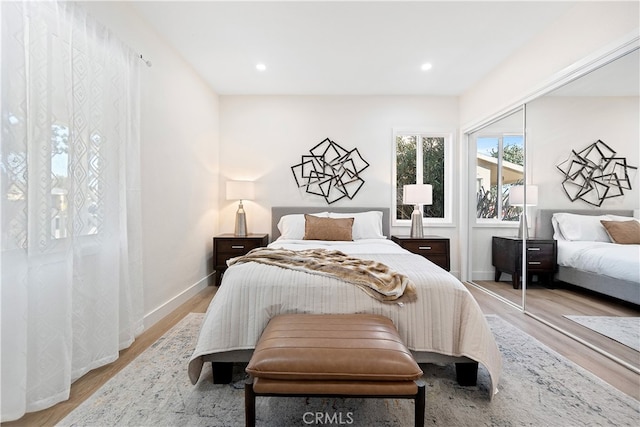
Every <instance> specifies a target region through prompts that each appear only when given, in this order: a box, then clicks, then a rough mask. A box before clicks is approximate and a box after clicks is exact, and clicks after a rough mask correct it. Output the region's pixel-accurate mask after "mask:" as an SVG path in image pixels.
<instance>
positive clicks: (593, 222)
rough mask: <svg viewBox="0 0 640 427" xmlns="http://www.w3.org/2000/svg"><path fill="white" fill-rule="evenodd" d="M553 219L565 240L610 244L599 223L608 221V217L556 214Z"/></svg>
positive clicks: (605, 232) (605, 231)
mask: <svg viewBox="0 0 640 427" xmlns="http://www.w3.org/2000/svg"><path fill="white" fill-rule="evenodd" d="M553 218H555V220H556V221H557V222H558V228H559V230H560V232H561V233H562V236H563V237H564V238H565V239H566V240H572V241H585V242H611V239H609V235H608V234H607V230H605V228H604V227H603V226H602V224H601V223H600V221H601V220H605V221H607V220H610V219H611V218H610V217H609V216H608V215H578V214H570V213H556V214H553ZM552 222H553V221H552Z"/></svg>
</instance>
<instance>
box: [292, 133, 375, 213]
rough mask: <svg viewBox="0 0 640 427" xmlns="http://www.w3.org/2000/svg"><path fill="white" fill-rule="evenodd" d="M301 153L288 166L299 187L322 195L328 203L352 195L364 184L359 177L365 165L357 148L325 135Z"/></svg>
mask: <svg viewBox="0 0 640 427" xmlns="http://www.w3.org/2000/svg"><path fill="white" fill-rule="evenodd" d="M309 153H310V154H305V155H303V156H302V159H301V161H300V163H298V164H297V165H293V166H291V172H293V177H294V178H295V180H296V185H297V186H298V187H299V188H302V187H304V188H305V191H306V192H307V193H309V194H315V195H317V196H321V197H323V198H324V199H325V201H326V202H327V203H328V204H331V203H333V202H337V201H338V200H340V199H342V198H344V197H348V198H349V199H353V197H354V196H355V195H356V193H357V192H358V191H359V190H360V188H362V186H363V185H364V180H363V179H362V178H361V177H360V174H361V173H362V171H363V170H365V169H366V168H368V167H369V163H367V162H366V161H365V160H364V159H363V158H362V156H361V155H360V152H359V151H358V149H357V148H354V149H353V150H346V149H344V148H342V147H341V146H340V145H338V144H337V143H335V142H333V141H331V140H330V139H329V138H325V139H324V140H323V141H322V142H320V143H319V144H317V145H316V146H315V147H313V148H312V149H311V150H309Z"/></svg>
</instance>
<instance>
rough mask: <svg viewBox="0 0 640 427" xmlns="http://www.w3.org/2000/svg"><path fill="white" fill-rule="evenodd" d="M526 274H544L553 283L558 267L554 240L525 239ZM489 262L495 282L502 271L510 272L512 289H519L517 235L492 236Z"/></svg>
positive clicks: (498, 279)
mask: <svg viewBox="0 0 640 427" xmlns="http://www.w3.org/2000/svg"><path fill="white" fill-rule="evenodd" d="M526 246H527V274H528V275H531V274H537V275H546V276H547V278H548V281H549V283H553V275H554V273H555V272H556V270H557V269H558V264H557V262H556V260H557V254H558V246H557V242H556V241H555V240H546V239H527V245H526ZM491 263H492V264H493V266H494V267H495V269H496V277H495V279H496V282H498V281H500V276H501V275H502V273H507V274H511V284H512V285H513V288H514V289H520V287H521V286H522V282H521V279H520V277H521V276H522V239H521V238H518V237H497V236H493V240H492V242H491Z"/></svg>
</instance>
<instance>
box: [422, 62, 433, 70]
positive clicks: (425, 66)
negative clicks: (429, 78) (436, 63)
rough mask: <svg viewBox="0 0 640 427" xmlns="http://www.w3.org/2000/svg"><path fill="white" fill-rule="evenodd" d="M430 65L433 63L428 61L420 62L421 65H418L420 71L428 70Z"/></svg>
mask: <svg viewBox="0 0 640 427" xmlns="http://www.w3.org/2000/svg"><path fill="white" fill-rule="evenodd" d="M431 67H433V65H431V64H430V63H428V62H425V63H424V64H422V65H421V66H420V69H421V70H422V71H428V70H430V69H431Z"/></svg>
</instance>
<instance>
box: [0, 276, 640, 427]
mask: <svg viewBox="0 0 640 427" xmlns="http://www.w3.org/2000/svg"><path fill="white" fill-rule="evenodd" d="M466 286H467V288H468V289H469V290H470V291H471V293H472V294H473V296H474V297H475V298H476V300H477V301H478V304H479V305H480V307H481V308H482V310H483V312H484V313H485V314H497V315H499V316H501V317H502V318H503V319H505V320H507V321H508V322H510V323H511V324H513V325H514V326H516V327H518V328H519V329H521V330H523V331H525V332H526V333H528V334H529V335H531V336H533V337H535V338H536V339H538V340H539V341H541V342H543V343H545V344H546V345H548V346H549V347H551V348H552V349H554V350H555V351H557V352H558V353H560V354H563V355H564V356H565V357H567V358H568V359H570V360H573V361H574V362H575V363H577V364H579V365H581V366H582V367H584V368H586V369H588V370H589V371H591V372H593V373H594V374H595V375H597V376H599V377H600V378H602V379H603V380H604V381H607V382H608V383H609V384H612V385H613V386H615V387H617V388H618V389H620V390H622V391H623V392H625V393H627V394H629V395H630V396H633V397H634V398H636V399H639V400H640V376H639V375H637V374H635V373H633V372H631V371H629V370H628V369H626V368H624V367H622V366H620V365H619V364H617V363H615V362H612V361H611V360H609V359H607V358H605V357H604V356H602V355H600V354H599V353H597V352H595V351H593V350H591V349H589V348H588V347H585V346H583V345H581V344H580V343H578V342H576V341H575V340H572V339H570V338H568V337H566V336H564V335H562V334H560V333H559V332H556V331H554V330H553V329H551V328H549V327H547V326H545V325H544V324H542V323H540V322H538V321H536V320H535V319H533V318H531V317H529V316H527V315H525V314H524V313H522V312H520V311H519V310H516V309H514V308H512V307H510V306H509V305H507V304H504V303H502V302H500V301H499V300H497V299H496V298H493V297H492V296H490V295H488V294H487V293H485V292H484V291H482V290H479V289H477V288H476V287H474V286H472V285H466ZM216 289H217V288H216V287H213V286H210V287H208V288H206V289H204V290H203V291H202V292H200V293H199V294H198V295H196V296H195V297H193V298H192V299H191V300H189V301H188V302H186V303H185V304H183V305H182V306H181V307H179V308H178V309H177V310H175V311H174V312H173V313H171V315H169V316H167V317H166V318H164V319H162V321H160V322H158V323H157V324H155V325H154V326H153V327H151V328H149V330H147V331H145V332H144V333H143V334H142V335H140V337H138V339H137V340H136V341H135V342H134V344H133V345H132V346H131V347H129V348H128V349H126V350H123V351H122V352H120V358H119V359H118V360H117V361H115V362H113V363H111V364H109V365H107V366H104V367H102V368H99V369H96V370H94V371H91V372H89V373H88V374H86V375H84V376H83V377H82V378H80V379H79V380H77V381H76V382H75V383H74V384H73V385H72V387H71V397H70V398H69V400H67V401H65V402H61V403H59V404H57V405H55V406H54V407H52V408H49V409H45V410H42V411H38V412H33V413H29V414H27V415H25V416H24V417H23V418H21V419H20V420H18V421H13V422H7V423H2V427H14V426H30V427H31V426H51V425H54V424H56V423H58V422H59V421H60V420H62V419H63V418H64V417H65V416H66V415H67V414H68V413H69V412H71V411H72V410H73V409H74V408H76V407H77V406H78V405H80V404H81V403H82V402H83V401H84V400H85V399H87V398H88V397H89V396H91V394H92V393H94V392H95V391H96V390H97V389H98V388H100V387H101V386H102V385H103V384H104V383H105V382H106V381H107V380H108V379H109V378H111V377H112V376H114V375H115V374H117V373H118V372H119V371H120V370H121V369H122V368H124V367H125V366H127V364H129V363H130V362H131V361H132V360H133V359H134V358H135V357H136V356H138V355H139V354H140V353H142V352H143V351H144V350H145V349H146V348H147V347H149V346H150V345H151V344H153V343H154V342H155V341H156V340H157V339H158V338H160V337H161V336H162V335H163V334H164V333H165V332H166V331H168V330H169V329H170V328H171V327H172V326H173V325H175V324H176V323H177V322H179V321H180V320H181V319H182V318H183V317H184V316H186V315H187V314H188V313H191V312H193V313H204V312H205V311H206V309H207V307H208V305H209V302H210V301H211V298H213V296H214V295H215V291H216Z"/></svg>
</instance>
